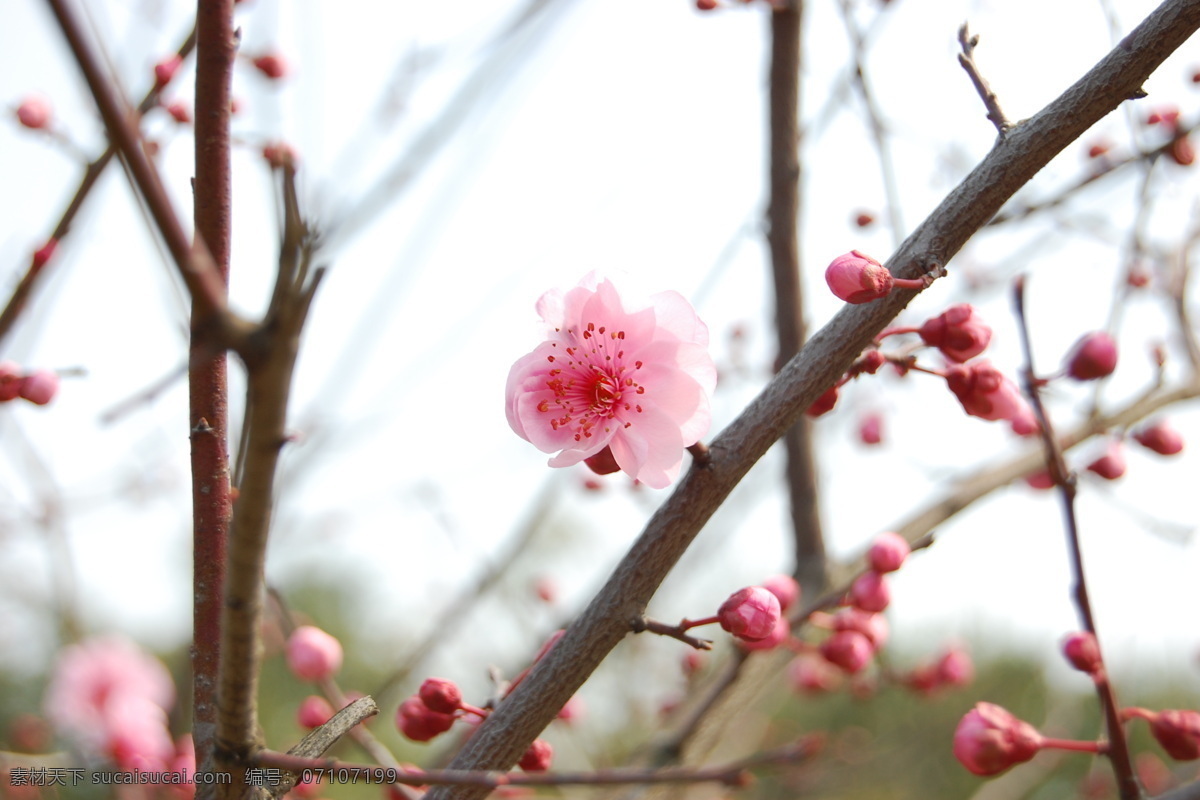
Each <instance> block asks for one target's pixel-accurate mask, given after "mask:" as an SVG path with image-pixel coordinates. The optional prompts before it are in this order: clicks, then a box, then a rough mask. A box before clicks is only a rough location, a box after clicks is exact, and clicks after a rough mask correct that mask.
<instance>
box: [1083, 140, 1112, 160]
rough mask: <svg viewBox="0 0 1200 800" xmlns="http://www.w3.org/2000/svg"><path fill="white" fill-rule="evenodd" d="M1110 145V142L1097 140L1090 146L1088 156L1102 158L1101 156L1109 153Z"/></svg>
mask: <svg viewBox="0 0 1200 800" xmlns="http://www.w3.org/2000/svg"><path fill="white" fill-rule="evenodd" d="M1109 149H1110V145H1109V143H1108V142H1096V143H1095V144H1093V145H1092V146H1091V147H1089V148H1088V158H1100V156H1102V155H1105V154H1107V153H1108V151H1109Z"/></svg>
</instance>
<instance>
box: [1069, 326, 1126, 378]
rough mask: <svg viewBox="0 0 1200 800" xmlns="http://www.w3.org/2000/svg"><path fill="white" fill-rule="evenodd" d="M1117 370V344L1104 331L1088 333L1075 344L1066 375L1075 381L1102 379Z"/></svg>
mask: <svg viewBox="0 0 1200 800" xmlns="http://www.w3.org/2000/svg"><path fill="white" fill-rule="evenodd" d="M1116 368H1117V343H1116V342H1114V341H1113V338H1112V337H1111V336H1109V335H1108V334H1107V333H1105V332H1104V331H1097V332H1095V333H1089V334H1087V335H1086V336H1084V337H1083V338H1082V339H1080V340H1079V341H1078V342H1076V343H1075V347H1074V348H1073V349H1072V351H1071V355H1070V357H1069V360H1068V361H1067V374H1068V375H1070V376H1071V377H1072V378H1074V379H1075V380H1077V381H1091V380H1096V379H1097V378H1104V377H1107V376H1109V375H1111V374H1112V373H1113V370H1115V369H1116Z"/></svg>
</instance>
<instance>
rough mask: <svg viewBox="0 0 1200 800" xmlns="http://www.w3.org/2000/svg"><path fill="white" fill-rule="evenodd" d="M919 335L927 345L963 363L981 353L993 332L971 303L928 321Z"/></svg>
mask: <svg viewBox="0 0 1200 800" xmlns="http://www.w3.org/2000/svg"><path fill="white" fill-rule="evenodd" d="M918 332H919V333H920V334H921V339H922V340H923V341H924V342H925V344H927V345H930V346H932V347H936V348H937V349H939V350H941V351H942V355H944V356H945V357H946V358H948V359H950V360H951V361H955V362H958V363H960V364H961V363H962V362H964V361H967V360H969V359H972V358H974V357H975V356H977V355H979V354H980V353H982V352H983V351H984V350H986V349H987V346H988V343H989V342H991V341H992V329H991V328H989V327H988V326H987V325H986V324H985V323H984V322H983V320H981V319H980V318H979V317H978V316H976V314H975V309H974V308H973V307H972V306H971V305H970V304H969V303H959V304H958V305H956V306H950V308H948V309H946V310H945V311H943V312H942V313H941V314H939V315H938V316H936V317H934V318H932V319H930V320H927V321H926V322H925V324H924V325H922V326H921V327H920V329H919V331H918Z"/></svg>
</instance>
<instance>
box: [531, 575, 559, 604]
mask: <svg viewBox="0 0 1200 800" xmlns="http://www.w3.org/2000/svg"><path fill="white" fill-rule="evenodd" d="M533 593H534V594H536V595H537V597H538V599H539V600H541V601H542V602H543V603H553V602H554V601H555V600H556V599H558V584H556V583H555V582H554V581H553V580H552V579H551V578H547V577H544V576H543V577H541V578H538V579H537V580H536V581H535V582H534V584H533Z"/></svg>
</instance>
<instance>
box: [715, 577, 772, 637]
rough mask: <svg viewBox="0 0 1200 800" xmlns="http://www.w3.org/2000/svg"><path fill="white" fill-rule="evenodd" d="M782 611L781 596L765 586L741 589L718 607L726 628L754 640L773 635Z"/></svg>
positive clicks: (723, 625) (718, 612) (718, 614)
mask: <svg viewBox="0 0 1200 800" xmlns="http://www.w3.org/2000/svg"><path fill="white" fill-rule="evenodd" d="M779 615H780V611H779V599H778V598H777V597H775V595H773V594H771V592H770V591H769V590H767V589H764V588H763V587H761V586H747V587H746V588H745V589H739V590H737V591H736V592H734V593H733V594H731V595H730V596H729V598H728V599H727V600H726V601H725V602H724V603H722V604H721V607H720V608H719V609H717V618H718V621H719V622H720V623H721V627H722V628H724V629H725V630H727V631H729V632H730V633H732V634H733V635H734V636H736V637H738V638H739V639H746V640H748V641H751V642H753V641H756V640H758V639H766V638H767V637H768V636H770V635H771V634H772V633H773V632H774V630H775V623H776V622H777V621H778V620H779Z"/></svg>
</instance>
